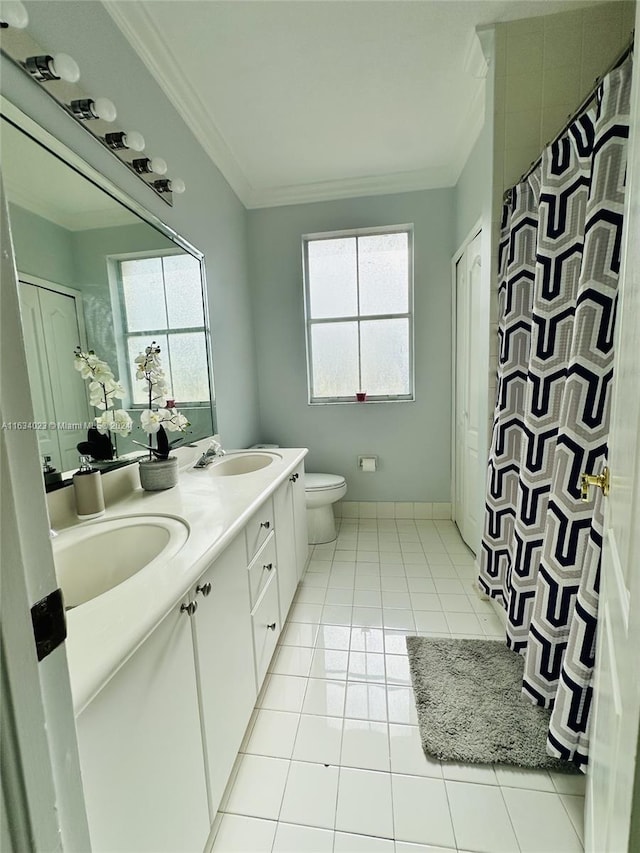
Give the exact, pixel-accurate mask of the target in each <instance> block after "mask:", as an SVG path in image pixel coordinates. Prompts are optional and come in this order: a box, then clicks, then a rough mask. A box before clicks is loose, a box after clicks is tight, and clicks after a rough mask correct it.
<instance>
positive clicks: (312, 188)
mask: <svg viewBox="0 0 640 853" xmlns="http://www.w3.org/2000/svg"><path fill="white" fill-rule="evenodd" d="M454 184H455V176H454V170H453V169H452V168H450V167H449V166H442V167H440V168H438V167H435V168H430V169H421V170H419V171H413V172H397V173H395V174H390V175H374V176H371V177H366V178H345V179H341V180H337V181H321V182H318V183H312V184H296V185H295V186H284V187H268V188H264V189H262V190H255V191H254V192H253V193H252V195H251V196H250V198H249V200H248V203H247V207H248V208H249V209H256V208H261V207H283V206H284V205H288V204H309V203H312V202H317V201H335V200H338V199H343V198H362V197H365V196H376V195H392V194H393V193H406V192H415V191H417V190H434V189H445V188H447V187H451V186H453V185H454Z"/></svg>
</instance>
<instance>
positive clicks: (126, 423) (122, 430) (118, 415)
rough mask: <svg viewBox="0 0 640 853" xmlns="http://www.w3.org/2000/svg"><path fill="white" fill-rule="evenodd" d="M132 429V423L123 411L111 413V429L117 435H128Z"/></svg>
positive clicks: (127, 414) (117, 410)
mask: <svg viewBox="0 0 640 853" xmlns="http://www.w3.org/2000/svg"><path fill="white" fill-rule="evenodd" d="M132 428H133V421H132V420H131V417H130V415H129V413H128V412H127V411H125V409H116V410H115V411H114V412H113V426H112V427H111V429H112V430H113V431H114V432H117V433H118V434H119V435H128V434H129V433H130V432H131V430H132Z"/></svg>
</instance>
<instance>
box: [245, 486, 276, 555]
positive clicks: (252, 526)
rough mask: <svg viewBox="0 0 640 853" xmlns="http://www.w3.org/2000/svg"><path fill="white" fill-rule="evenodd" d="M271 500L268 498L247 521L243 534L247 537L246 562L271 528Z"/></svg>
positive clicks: (255, 551) (258, 547)
mask: <svg viewBox="0 0 640 853" xmlns="http://www.w3.org/2000/svg"><path fill="white" fill-rule="evenodd" d="M273 526H274V525H273V501H272V500H271V498H269V500H268V501H265V502H264V503H263V504H262V506H261V507H260V509H259V510H258V511H257V512H255V513H254V514H253V515H252V516H251V518H250V519H249V521H248V523H247V527H246V530H245V536H246V539H247V563H250V562H251V561H252V560H253V558H254V557H255V555H256V554H257V553H258V551H259V549H260V547H261V546H262V543H263V542H264V541H265V539H266V538H267V536H268V535H269V534H270V533H271V531H272V530H273Z"/></svg>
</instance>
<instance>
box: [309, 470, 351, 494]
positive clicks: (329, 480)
mask: <svg viewBox="0 0 640 853" xmlns="http://www.w3.org/2000/svg"><path fill="white" fill-rule="evenodd" d="M345 485H346V482H345V479H344V477H340V476H339V475H338V474H307V473H305V475H304V490H305V492H330V491H332V490H333V489H341V488H342V487H343V486H345Z"/></svg>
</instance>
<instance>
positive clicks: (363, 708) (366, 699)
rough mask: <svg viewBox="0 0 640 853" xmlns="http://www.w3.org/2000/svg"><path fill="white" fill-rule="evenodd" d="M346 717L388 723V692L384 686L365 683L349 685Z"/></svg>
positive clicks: (353, 682) (350, 683)
mask: <svg viewBox="0 0 640 853" xmlns="http://www.w3.org/2000/svg"><path fill="white" fill-rule="evenodd" d="M344 714H345V717H351V718H353V719H357V720H378V721H381V722H386V721H387V690H386V689H385V687H384V685H382V684H367V683H366V682H364V681H350V682H348V683H347V697H346V702H345V709H344Z"/></svg>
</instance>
